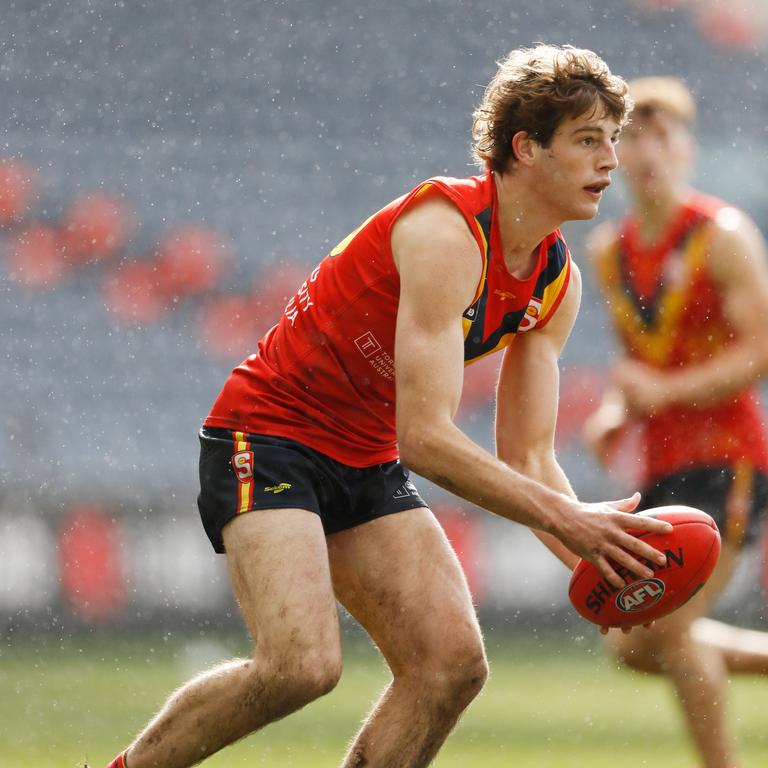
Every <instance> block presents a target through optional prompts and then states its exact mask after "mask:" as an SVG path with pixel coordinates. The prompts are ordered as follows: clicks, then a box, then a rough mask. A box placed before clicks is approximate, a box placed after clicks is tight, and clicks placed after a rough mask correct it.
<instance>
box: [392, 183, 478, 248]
mask: <svg viewBox="0 0 768 768" xmlns="http://www.w3.org/2000/svg"><path fill="white" fill-rule="evenodd" d="M392 245H393V248H395V249H401V248H403V247H407V248H409V249H410V248H412V247H418V248H420V249H429V250H445V249H446V248H448V249H450V251H457V250H458V251H463V250H472V251H474V250H476V249H477V245H476V242H475V239H474V237H473V235H472V233H471V231H470V230H469V227H468V226H467V221H466V218H465V216H464V214H463V213H462V211H461V210H460V209H459V207H458V206H457V205H456V204H455V202H453V201H452V200H451V199H449V198H448V197H447V196H446V195H445V194H443V192H442V191H441V190H440V189H439V188H437V187H435V186H425V187H424V188H423V189H422V190H420V191H419V194H418V195H416V196H414V198H413V199H412V200H411V201H409V204H408V206H407V207H406V208H405V209H404V210H403V211H402V213H400V215H399V216H398V217H397V219H396V220H395V222H394V224H393V227H392Z"/></svg>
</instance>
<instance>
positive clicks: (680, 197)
mask: <svg viewBox="0 0 768 768" xmlns="http://www.w3.org/2000/svg"><path fill="white" fill-rule="evenodd" d="M687 196H688V190H687V189H685V188H680V189H677V190H674V191H671V192H670V193H669V194H668V195H653V196H645V195H642V196H636V197H635V199H634V205H633V210H634V216H635V220H636V221H637V228H638V232H639V235H640V240H641V242H643V243H645V244H646V245H653V244H654V243H656V242H657V241H658V239H659V238H660V237H661V236H662V235H663V233H664V232H665V231H666V229H667V227H668V226H669V223H670V222H671V221H672V220H673V219H674V218H675V216H677V213H678V211H679V210H680V207H681V206H682V205H683V203H684V202H685V200H686V198H687Z"/></svg>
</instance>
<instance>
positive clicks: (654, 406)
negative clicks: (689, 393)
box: [612, 360, 674, 416]
mask: <svg viewBox="0 0 768 768" xmlns="http://www.w3.org/2000/svg"><path fill="white" fill-rule="evenodd" d="M612 377H613V381H614V383H615V384H616V386H617V387H618V388H619V389H620V390H621V392H622V394H623V395H624V400H625V403H626V408H627V411H629V413H631V414H632V415H634V416H647V415H649V414H652V413H654V412H656V411H658V410H660V409H661V408H664V407H665V406H668V405H669V404H670V403H672V402H673V401H674V397H673V394H674V393H673V382H672V378H673V377H672V376H670V375H669V374H668V373H665V372H664V371H660V370H659V369H657V368H653V367H652V366H650V365H646V364H645V363H640V362H637V361H636V360H622V362H620V363H619V364H618V365H616V367H615V368H614V369H613V373H612Z"/></svg>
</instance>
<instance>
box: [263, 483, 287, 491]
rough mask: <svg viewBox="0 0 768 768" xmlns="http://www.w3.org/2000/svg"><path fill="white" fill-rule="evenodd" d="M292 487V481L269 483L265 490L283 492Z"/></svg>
mask: <svg viewBox="0 0 768 768" xmlns="http://www.w3.org/2000/svg"><path fill="white" fill-rule="evenodd" d="M290 487H291V484H290V483H280V484H279V485H268V486H267V487H266V488H265V489H264V490H265V491H266V492H267V493H282V492H283V491H287V490H288V489H289V488H290Z"/></svg>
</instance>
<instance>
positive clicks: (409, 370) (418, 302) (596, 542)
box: [392, 199, 667, 587]
mask: <svg viewBox="0 0 768 768" xmlns="http://www.w3.org/2000/svg"><path fill="white" fill-rule="evenodd" d="M392 248H393V254H394V257H395V262H396V264H397V267H398V270H399V272H400V302H399V309H398V316H397V331H396V340H395V367H396V386H397V433H398V441H399V444H400V453H401V456H402V459H403V462H404V463H405V464H407V465H408V466H409V467H410V468H411V469H413V470H414V471H415V472H418V473H419V474H421V475H423V476H424V477H427V478H429V479H430V480H432V481H433V482H435V483H437V484H438V485H440V486H442V487H443V488H446V489H447V490H449V491H451V492H452V493H455V494H456V495H458V496H461V497H462V498H464V499H467V500H468V501H471V502H473V503H475V504H478V505H479V506H482V507H484V508H486V509H488V510H490V511H492V512H495V513H497V514H499V515H501V516H502V517H506V518H509V519H511V520H516V521H518V522H521V523H523V524H525V525H528V526H530V527H531V528H535V529H537V530H541V531H545V532H547V533H552V534H554V535H555V536H556V537H557V538H558V539H559V540H561V541H562V542H563V544H564V545H565V546H566V547H567V548H568V549H570V550H571V551H572V552H573V553H575V554H577V555H579V556H582V557H585V558H587V559H589V560H590V561H591V562H593V563H595V565H596V566H597V567H598V568H599V569H600V571H601V572H602V573H603V575H604V576H605V577H606V578H607V579H608V580H609V581H610V582H611V583H612V584H614V585H615V586H617V587H621V586H623V584H624V582H623V580H622V579H621V577H620V576H619V575H618V574H617V573H616V572H615V570H614V569H613V567H612V565H611V563H610V562H609V561H611V560H612V561H613V562H617V563H620V564H622V565H625V566H626V567H627V568H629V569H630V570H631V571H632V572H634V573H637V574H638V575H641V576H642V577H644V578H648V577H650V576H651V575H652V572H651V571H650V569H648V568H646V567H645V566H643V565H642V564H641V563H639V562H638V561H637V560H636V559H635V557H634V555H637V556H640V557H644V558H649V559H652V560H654V561H656V560H658V561H659V562H661V560H660V558H662V557H663V556H662V555H661V554H660V553H659V552H657V551H656V550H654V549H653V548H651V547H649V546H648V545H647V544H645V543H644V542H643V541H642V540H640V539H637V538H635V537H634V536H632V535H630V534H628V533H627V532H626V529H628V528H635V529H637V528H649V529H654V530H667V527H666V526H663V528H662V527H658V528H657V527H656V526H653V525H652V523H656V522H658V521H654V520H652V519H651V518H641V519H638V518H636V517H634V516H633V515H630V514H627V512H629V511H630V510H631V509H634V507H635V506H636V504H637V499H636V498H633V499H629V500H623V501H619V502H606V503H603V504H584V503H580V502H577V501H575V500H574V499H573V498H571V497H570V495H569V494H567V493H563V492H559V491H556V490H552V489H551V488H548V487H546V486H544V485H542V484H541V483H538V482H536V481H534V480H532V479H530V478H528V477H525V476H524V475H522V474H520V473H519V472H516V471H515V470H513V469H512V468H511V467H510V466H508V465H507V464H505V463H504V462H502V461H500V460H499V459H497V458H496V457H494V456H492V455H491V454H490V453H488V452H487V451H485V450H483V449H482V448H481V447H480V446H478V445H477V444H476V443H474V442H473V441H472V440H470V438H469V437H467V435H465V434H464V433H463V432H462V431H461V430H460V429H458V427H457V426H456V425H455V424H454V422H453V419H454V416H455V413H456V409H457V407H458V403H459V399H460V397H461V387H462V382H463V374H464V371H463V363H464V334H463V329H462V314H463V312H464V310H465V309H466V307H467V306H468V305H469V303H470V302H471V301H472V297H473V295H474V291H475V287H476V286H477V283H478V280H479V278H480V258H479V256H478V252H477V245H476V243H475V241H474V239H473V238H472V236H471V234H470V232H469V230H468V228H467V225H466V223H465V222H464V219H463V217H462V216H461V215H460V214H459V213H458V211H457V210H456V209H455V208H454V207H453V206H452V205H450V204H449V203H447V202H444V201H442V199H428V200H426V201H424V202H422V203H421V204H419V205H417V206H415V207H414V208H413V209H412V210H410V211H407V212H405V213H404V214H403V215H402V216H401V217H400V218H399V219H398V221H397V223H396V224H395V226H394V228H393V232H392ZM567 490H570V489H567ZM641 521H642V522H641ZM630 553H632V554H630Z"/></svg>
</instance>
